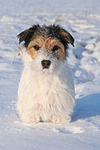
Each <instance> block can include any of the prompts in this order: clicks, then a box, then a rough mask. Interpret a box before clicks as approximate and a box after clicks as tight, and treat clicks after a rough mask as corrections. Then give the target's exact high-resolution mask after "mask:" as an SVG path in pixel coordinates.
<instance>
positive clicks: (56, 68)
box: [17, 25, 75, 124]
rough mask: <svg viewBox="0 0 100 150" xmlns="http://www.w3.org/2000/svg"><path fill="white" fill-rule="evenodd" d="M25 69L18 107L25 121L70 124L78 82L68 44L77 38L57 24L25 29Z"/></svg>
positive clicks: (23, 33)
mask: <svg viewBox="0 0 100 150" xmlns="http://www.w3.org/2000/svg"><path fill="white" fill-rule="evenodd" d="M18 38H19V43H21V42H22V41H24V51H23V60H24V69H23V72H22V76H21V80H20V84H19V89H18V102H17V110H18V111H19V116H20V118H21V120H22V121H23V122H24V123H38V122H53V123H57V124H59V123H68V122H69V121H70V120H71V115H72V113H73V108H74V105H75V93H74V81H73V77H72V74H71V71H70V70H69V67H68V64H67V58H66V57H67V56H68V53H67V49H68V44H69V43H71V44H72V45H73V46H74V38H73V37H72V36H71V35H70V34H69V33H68V32H67V31H66V30H64V29H63V28H61V27H60V26H58V25H57V26H56V25H51V26H39V25H34V26H32V27H31V28H29V29H27V30H25V31H23V32H21V33H20V34H19V35H18Z"/></svg>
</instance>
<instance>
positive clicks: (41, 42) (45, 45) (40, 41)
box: [27, 36, 65, 59]
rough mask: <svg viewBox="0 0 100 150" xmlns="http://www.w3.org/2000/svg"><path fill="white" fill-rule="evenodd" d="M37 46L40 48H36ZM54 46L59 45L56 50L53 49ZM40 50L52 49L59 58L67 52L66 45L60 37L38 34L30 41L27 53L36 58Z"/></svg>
mask: <svg viewBox="0 0 100 150" xmlns="http://www.w3.org/2000/svg"><path fill="white" fill-rule="evenodd" d="M35 46H38V47H39V49H38V50H36V49H35ZM54 46H57V47H58V49H57V50H55V51H53V48H54ZM40 51H48V52H49V51H52V53H53V55H54V56H55V57H56V58H57V59H60V58H61V57H62V56H63V55H64V54H65V49H64V46H63V44H62V43H61V42H60V41H59V40H58V39H56V38H44V37H42V36H38V37H36V38H35V39H33V40H32V41H31V42H30V43H29V45H28V48H27V53H28V54H29V55H31V57H32V59H34V58H35V57H36V56H37V54H38V53H39V52H40Z"/></svg>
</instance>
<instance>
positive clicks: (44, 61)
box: [41, 60, 51, 69]
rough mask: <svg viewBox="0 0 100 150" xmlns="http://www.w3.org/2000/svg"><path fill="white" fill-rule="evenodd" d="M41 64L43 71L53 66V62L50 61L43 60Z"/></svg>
mask: <svg viewBox="0 0 100 150" xmlns="http://www.w3.org/2000/svg"><path fill="white" fill-rule="evenodd" d="M41 64H42V66H43V69H48V68H49V66H50V64H51V61H50V60H42V61H41Z"/></svg>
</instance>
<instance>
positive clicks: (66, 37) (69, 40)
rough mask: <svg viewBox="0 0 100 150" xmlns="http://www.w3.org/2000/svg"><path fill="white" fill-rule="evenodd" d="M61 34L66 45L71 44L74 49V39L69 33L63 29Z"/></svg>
mask: <svg viewBox="0 0 100 150" xmlns="http://www.w3.org/2000/svg"><path fill="white" fill-rule="evenodd" d="M60 34H61V36H62V38H63V40H64V41H65V42H66V44H68V43H70V44H71V45H72V46H73V47H74V38H73V37H72V35H71V34H70V33H69V32H68V31H66V30H65V29H63V28H61V30H60Z"/></svg>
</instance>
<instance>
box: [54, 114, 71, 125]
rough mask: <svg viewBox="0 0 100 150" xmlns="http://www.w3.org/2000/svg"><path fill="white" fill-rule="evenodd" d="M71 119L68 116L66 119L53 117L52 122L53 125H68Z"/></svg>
mask: <svg viewBox="0 0 100 150" xmlns="http://www.w3.org/2000/svg"><path fill="white" fill-rule="evenodd" d="M70 120H71V118H70V117H69V116H68V117H66V118H65V117H63V116H60V115H58V116H54V117H53V118H52V120H51V121H52V122H53V123H55V124H68V123H69V122H70Z"/></svg>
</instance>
